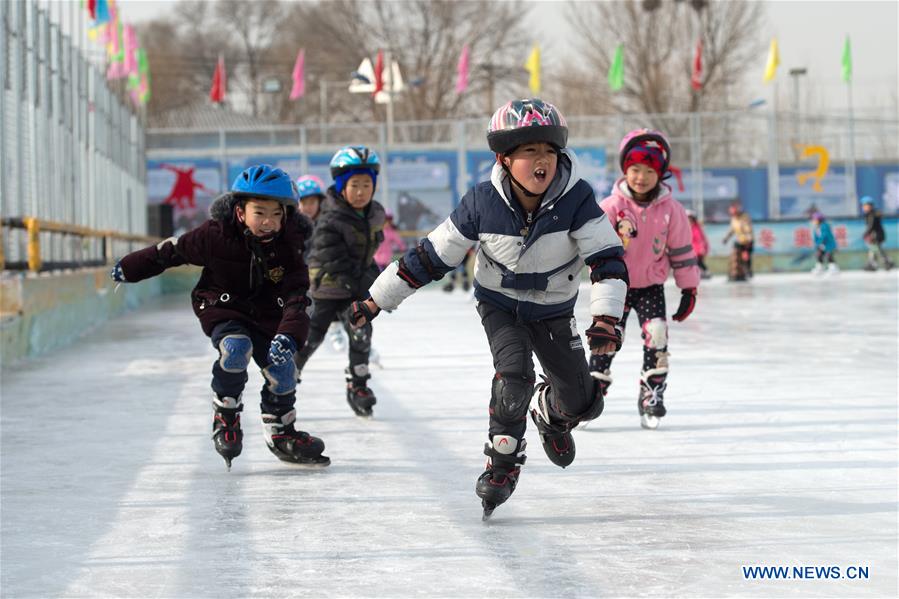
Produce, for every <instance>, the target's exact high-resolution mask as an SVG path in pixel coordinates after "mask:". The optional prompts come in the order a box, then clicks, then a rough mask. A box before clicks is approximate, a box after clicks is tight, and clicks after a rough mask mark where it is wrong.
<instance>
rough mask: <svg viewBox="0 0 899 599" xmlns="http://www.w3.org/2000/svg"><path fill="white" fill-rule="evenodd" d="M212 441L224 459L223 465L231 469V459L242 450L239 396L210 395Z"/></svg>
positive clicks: (241, 408) (241, 406) (241, 405)
mask: <svg viewBox="0 0 899 599" xmlns="http://www.w3.org/2000/svg"><path fill="white" fill-rule="evenodd" d="M212 409H213V410H214V414H213V419H212V442H213V443H214V444H215V450H216V451H217V452H218V453H219V455H220V456H222V458H224V460H225V466H227V467H228V470H229V471H230V470H231V460H233V459H234V458H236V457H237V456H239V455H240V452H241V451H242V450H243V432H242V431H241V430H240V412H241V411H242V410H243V403H241V401H240V397H238V398H237V399H235V398H233V397H219V395H218V394H217V393H214V394H213V396H212Z"/></svg>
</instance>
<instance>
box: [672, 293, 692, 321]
mask: <svg viewBox="0 0 899 599" xmlns="http://www.w3.org/2000/svg"><path fill="white" fill-rule="evenodd" d="M695 307H696V288H695V287H690V288H689V289H682V290H681V296H680V305H679V306H678V307H677V312H675V313H674V314H673V315H672V316H671V319H672V320H676V321H678V322H683V321H685V320H687V316H689V315H690V313H691V312H693V308H695Z"/></svg>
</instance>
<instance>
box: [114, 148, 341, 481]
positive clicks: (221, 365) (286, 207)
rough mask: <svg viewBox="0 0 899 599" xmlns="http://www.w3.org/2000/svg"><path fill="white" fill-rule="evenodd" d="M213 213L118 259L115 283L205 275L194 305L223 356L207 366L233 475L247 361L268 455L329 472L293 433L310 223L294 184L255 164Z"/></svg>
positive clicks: (302, 436) (218, 431)
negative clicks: (186, 269)
mask: <svg viewBox="0 0 899 599" xmlns="http://www.w3.org/2000/svg"><path fill="white" fill-rule="evenodd" d="M210 213H211V218H210V219H209V220H207V221H206V222H205V223H203V224H202V225H200V226H199V227H197V228H195V229H193V230H191V231H188V232H187V233H185V234H184V235H182V236H180V237H178V238H175V237H172V238H169V239H166V240H165V241H162V242H161V243H159V244H158V245H155V246H150V247H148V248H145V249H142V250H138V251H136V252H132V253H130V254H128V255H127V256H125V257H123V258H122V259H121V260H120V261H119V262H118V263H117V264H116V265H115V267H114V268H113V270H112V273H111V276H112V278H113V280H115V281H116V282H119V283H136V282H137V281H142V280H144V279H148V278H150V277H154V276H156V275H158V274H161V273H162V272H163V271H164V270H166V269H167V268H171V267H173V266H181V265H183V264H195V265H197V266H202V267H203V272H202V274H201V275H200V280H199V281H198V282H197V285H196V287H194V290H193V292H192V293H191V300H192V304H193V309H194V313H195V314H196V315H197V318H199V320H200V325H201V326H202V328H203V332H204V333H205V334H206V335H207V336H208V337H209V338H210V339H211V340H212V345H213V346H214V347H215V348H216V350H218V352H219V358H218V359H217V360H216V361H215V362H214V363H213V365H212V390H213V392H214V393H213V398H212V405H213V411H214V417H213V424H212V430H213V435H212V438H213V442H214V444H215V449H216V451H218V452H219V454H220V455H221V456H222V457H223V458H224V460H225V463H226V465H227V466H228V469H229V470H230V468H231V460H233V459H234V458H236V457H237V456H239V455H240V453H241V450H242V449H243V432H242V430H241V426H240V412H241V411H242V410H243V402H242V394H243V390H244V386H245V385H246V383H247V378H248V377H247V367H248V366H249V364H250V360H251V359H252V360H254V361H255V362H256V364H257V365H258V366H259V367H260V368H261V369H262V374H263V375H264V377H265V385H264V386H263V388H262V402H261V404H260V410H261V412H262V424H263V430H264V433H265V439H266V444H267V445H268V448H269V450H270V451H271V452H272V453H273V454H275V455H276V456H277V457H278V458H279V459H281V460H283V461H285V462H290V463H293V464H298V465H303V466H327V465H328V464H330V460H329V459H328V457H327V456H324V455H322V451H324V448H325V445H324V443H323V442H322V440H321V439H318V438H316V437H313V436H310V435H309V434H308V433H305V432H303V431H299V430H296V428H295V427H294V422H295V421H296V410H295V409H294V403H295V402H296V370H295V367H294V362H293V357H294V353H295V352H296V350H297V348H298V347H302V345H303V343H304V342H305V340H306V335H307V334H308V331H309V317H308V316H307V315H306V310H305V308H306V305H307V304H308V303H309V300H308V298H307V296H306V292H307V290H308V289H309V272H308V269H307V267H306V263H305V261H304V259H303V243H304V238H305V234H306V233H307V232H308V225H305V224H304V221H301V220H300V217H299V216H298V213H297V197H296V188H295V186H294V183H293V181H291V180H290V177H289V176H288V175H287V174H286V173H285V172H284V171H282V170H281V169H277V168H273V167H271V166H269V165H267V164H263V165H258V166H252V167H250V168H248V169H246V170H245V171H243V172H242V173H241V174H240V175H239V176H238V177H237V179H235V181H234V184H233V185H232V186H231V191H230V192H228V193H225V194H224V195H222V196H220V197H219V198H217V199H216V200H215V202H213V205H212V207H211V208H210Z"/></svg>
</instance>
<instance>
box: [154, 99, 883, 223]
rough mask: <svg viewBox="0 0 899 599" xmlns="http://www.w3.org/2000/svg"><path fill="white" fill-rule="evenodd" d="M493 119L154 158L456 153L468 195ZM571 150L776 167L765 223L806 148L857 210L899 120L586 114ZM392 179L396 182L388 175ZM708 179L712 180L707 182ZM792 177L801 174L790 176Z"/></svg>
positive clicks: (255, 141) (696, 164)
mask: <svg viewBox="0 0 899 599" xmlns="http://www.w3.org/2000/svg"><path fill="white" fill-rule="evenodd" d="M486 123H487V119H486V117H485V118H481V119H462V120H440V121H420V122H398V123H394V124H393V130H392V135H391V136H390V138H392V143H391V144H390V145H389V146H388V144H387V139H388V134H387V133H388V132H387V126H386V124H384V123H349V124H330V125H319V124H316V125H273V126H270V127H265V128H259V127H255V128H252V129H249V128H246V129H239V128H235V129H225V128H221V129H205V130H199V129H195V130H187V131H185V130H182V129H150V130H148V131H147V154H148V158H149V159H151V160H152V159H157V160H177V159H180V160H185V161H189V160H191V159H195V158H207V159H208V158H213V159H216V160H217V161H218V162H219V163H220V164H221V168H222V171H223V173H222V174H223V176H222V179H223V180H225V179H227V177H225V176H224V175H225V174H226V173H225V171H227V164H228V162H229V160H230V161H232V162H233V161H239V160H240V159H241V158H242V157H246V156H253V155H262V156H265V155H276V154H281V155H283V154H292V155H294V156H296V157H297V159H298V161H299V165H300V169H301V170H302V171H303V172H308V170H309V156H310V155H321V154H329V153H332V152H333V151H334V150H335V149H336V148H338V147H340V146H342V145H345V144H365V145H370V146H372V147H374V148H376V149H377V151H378V152H379V153H380V154H381V159H382V162H384V163H388V161H389V155H390V153H391V152H405V153H408V152H429V151H443V152H446V151H450V152H455V153H456V154H457V156H458V158H457V161H456V163H457V165H458V168H457V171H456V174H457V181H456V182H455V183H456V184H455V188H456V191H457V192H459V191H460V190H461V191H464V190H465V189H466V188H467V187H468V186H469V185H470V184H471V183H472V182H473V181H474V180H475V179H473V175H474V174H473V173H471V172H469V170H470V168H469V167H470V165H469V162H468V161H467V160H466V159H465V156H466V153H467V152H471V151H479V150H486V149H487V148H486V141H485V132H486ZM568 126H569V145H572V146H575V147H589V148H602V149H604V150H605V153H606V156H607V158H608V162H609V173H610V176H611V177H613V178H614V177H615V176H616V175H615V173H616V172H617V166H616V165H615V159H614V157H615V156H617V152H618V143H619V140H620V139H621V138H622V136H623V135H624V134H625V133H626V132H627V131H630V130H632V129H635V128H638V127H651V128H656V129H660V130H662V131H664V132H666V134H667V135H668V136H669V140H670V142H671V146H672V154H673V157H674V164H675V165H676V166H678V167H679V168H680V169H681V171H683V174H684V177H685V178H686V179H689V180H691V181H692V182H694V183H695V182H696V181H701V180H702V177H703V172H704V169H715V168H717V169H727V168H765V169H767V186H768V189H767V197H766V198H765V200H766V202H767V210H766V215H767V216H768V217H770V218H773V219H777V218H780V217H781V210H780V207H781V202H780V188H781V186H780V185H779V179H780V178H781V177H782V175H781V168H782V167H785V168H787V169H788V170H789V169H790V168H791V167H792V169H793V171H795V167H797V166H802V168H808V167H809V166H810V165H809V161H808V158H803V156H802V148H803V146H823V147H825V148H826V150H827V152H828V157H829V161H830V164H831V166H832V167H840V168H841V169H843V170H844V171H845V195H846V203H847V205H849V204H853V205H854V204H855V203H856V200H855V197H854V196H855V194H856V185H855V183H856V182H855V174H854V168H855V164H856V163H880V164H895V163H897V162H899V144H897V139H899V120H897V119H896V118H895V117H892V118H891V117H884V118H879V119H878V118H854V119H851V122H850V118H849V115H848V113H847V114H844V115H809V114H797V113H792V112H785V111H780V112H775V111H765V110H752V109H747V110H745V111H735V112H719V113H683V114H626V115H614V116H577V117H570V118H569V119H568ZM389 172H390V169H389V168H388V169H387V170H386V173H382V177H381V179H379V187H381V189H382V192H383V196H384V197H390V196H389V195H388V193H387V189H386V188H389V185H390V181H389ZM385 174H386V175H387V176H385ZM706 176H707V175H706ZM790 176H791V177H792V176H793V173H792V172H791V173H790ZM688 187H689V188H690V197H689V198H679V199H681V200H682V201H684V200H685V199H686V200H688V201H692V204H693V207H694V209H695V210H696V211H697V212H698V213H699V215H700V216H702V212H703V206H704V204H705V203H704V201H703V200H704V198H703V187H704V186H703V185H702V184H693V185H689V186H688Z"/></svg>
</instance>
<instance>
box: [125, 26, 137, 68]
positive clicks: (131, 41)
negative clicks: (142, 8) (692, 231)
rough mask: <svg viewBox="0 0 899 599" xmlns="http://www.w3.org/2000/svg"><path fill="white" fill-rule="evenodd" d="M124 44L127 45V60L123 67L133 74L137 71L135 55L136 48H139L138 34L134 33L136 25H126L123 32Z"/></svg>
mask: <svg viewBox="0 0 899 599" xmlns="http://www.w3.org/2000/svg"><path fill="white" fill-rule="evenodd" d="M122 38H123V40H122V41H123V42H124V44H123V45H124V46H125V60H124V61H123V67H124V69H125V73H127V74H128V75H131V74H132V73H137V57H136V56H135V55H134V52H135V50H137V36H136V35H135V33H134V27H132V26H131V25H125V30H124V32H123V34H122Z"/></svg>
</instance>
